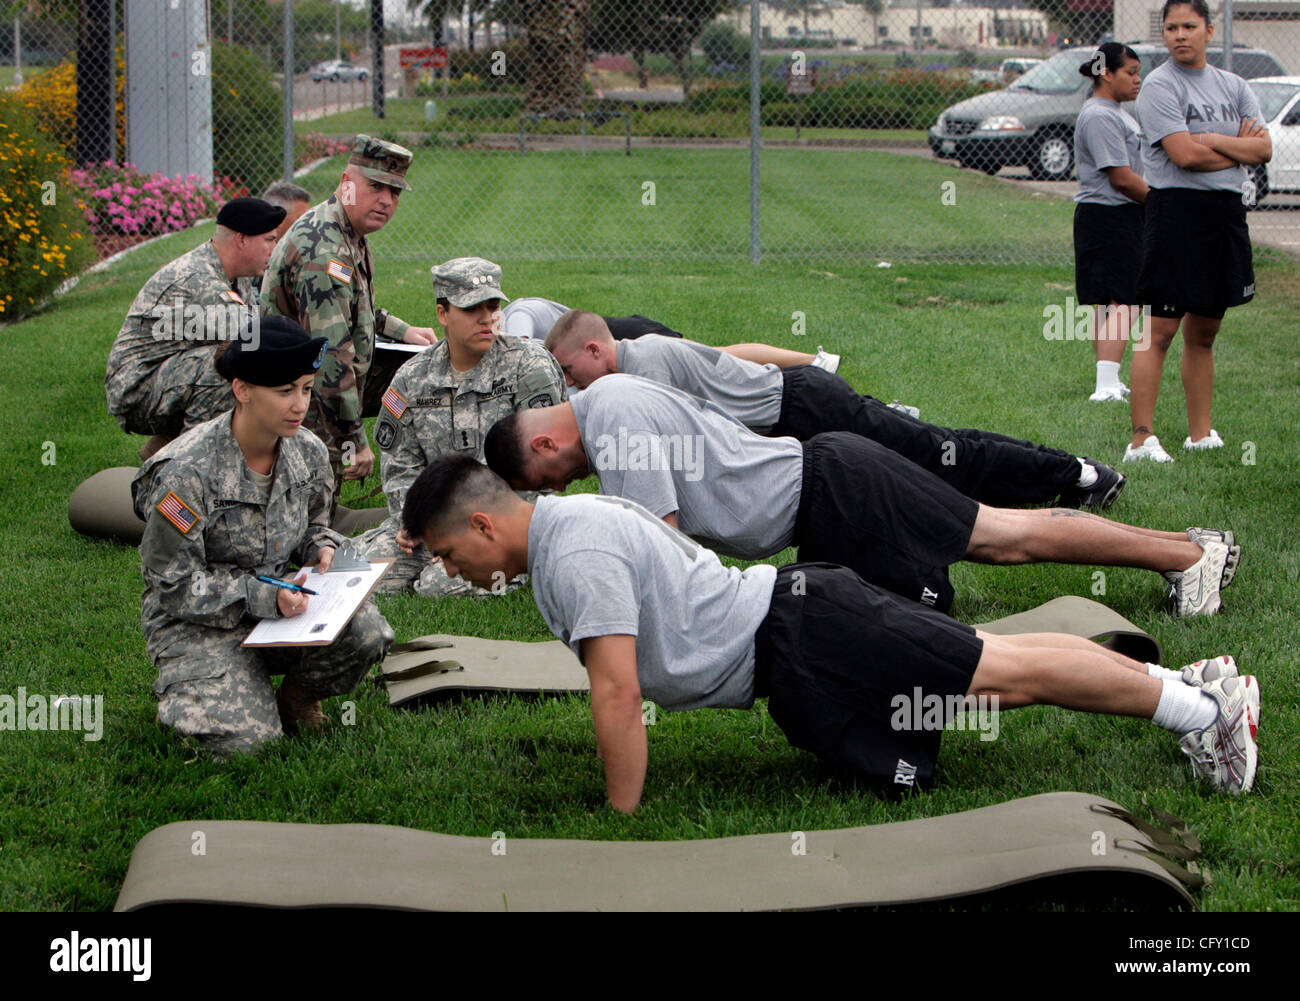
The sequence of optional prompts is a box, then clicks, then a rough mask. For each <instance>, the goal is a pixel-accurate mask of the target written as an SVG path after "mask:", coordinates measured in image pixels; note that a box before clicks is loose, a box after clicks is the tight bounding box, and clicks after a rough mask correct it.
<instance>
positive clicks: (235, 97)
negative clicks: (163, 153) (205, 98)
mask: <svg viewBox="0 0 1300 1001" xmlns="http://www.w3.org/2000/svg"><path fill="white" fill-rule="evenodd" d="M283 116H284V110H283V106H282V103H281V97H280V90H279V88H277V87H276V86H275V83H274V81H273V80H272V78H271V73H270V71H269V70H268V69H267V68H266V64H265V63H264V62H263V61H262V57H261V56H259V55H257V53H255V52H253V51H251V50H249V49H246V48H244V47H243V46H239V45H221V44H218V45H214V46H213V47H212V169H213V172H214V173H215V174H217V175H219V176H220V175H225V176H226V177H230V178H234V179H236V180H238V181H240V182H242V183H243V184H244V186H245V187H247V188H248V189H249V190H250V191H253V192H256V193H258V194H260V193H261V192H262V189H264V188H265V187H266V186H267V185H268V184H270V183H271V182H272V181H274V180H276V179H277V178H278V177H280V174H281V172H282V168H283V164H284V149H283V139H282V136H281V128H282V125H283V121H282V119H283Z"/></svg>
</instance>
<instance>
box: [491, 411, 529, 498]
mask: <svg viewBox="0 0 1300 1001" xmlns="http://www.w3.org/2000/svg"><path fill="white" fill-rule="evenodd" d="M520 414H521V411H518V410H516V411H515V412H514V413H513V414H510V415H508V416H506V417H502V418H501V419H500V420H499V421H497V422H496V423H495V424H493V425H492V427H491V429H490V430H489V431H488V433H487V437H486V438H485V439H483V459H484V461H485V462H486V463H487V464H488V468H489V469H490V470H492V472H494V473H496V474H497V476H499V477H501V479H503V480H505V481H506V482H507V483H520V482H522V481H523V479H524V465H525V463H526V462H527V461H528V454H527V452H525V450H524V434H523V428H522V427H521V426H520V424H521V420H522V418H521V416H520Z"/></svg>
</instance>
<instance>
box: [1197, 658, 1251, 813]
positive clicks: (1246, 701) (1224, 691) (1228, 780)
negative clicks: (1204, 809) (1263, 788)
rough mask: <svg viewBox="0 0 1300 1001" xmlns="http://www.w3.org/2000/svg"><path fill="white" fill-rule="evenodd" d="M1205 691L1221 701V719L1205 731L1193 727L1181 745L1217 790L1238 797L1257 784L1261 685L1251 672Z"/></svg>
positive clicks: (1219, 683)
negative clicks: (1257, 740) (1257, 741)
mask: <svg viewBox="0 0 1300 1001" xmlns="http://www.w3.org/2000/svg"><path fill="white" fill-rule="evenodd" d="M1201 691H1203V692H1205V693H1206V694H1207V695H1209V696H1210V697H1211V698H1213V699H1214V701H1215V702H1217V703H1218V704H1219V718H1218V719H1216V720H1215V721H1214V722H1213V723H1212V724H1210V725H1209V726H1207V727H1206V728H1205V729H1204V730H1190V731H1188V732H1187V733H1185V734H1183V736H1182V737H1181V738H1179V741H1178V746H1179V747H1181V748H1182V749H1183V753H1184V754H1186V755H1187V756H1188V757H1189V758H1191V759H1192V767H1193V768H1194V769H1195V770H1196V773H1197V774H1198V775H1200V776H1202V777H1203V778H1206V779H1209V781H1210V784H1211V785H1213V786H1214V788H1216V789H1221V790H1223V791H1224V792H1230V793H1232V794H1233V795H1234V796H1238V795H1240V794H1241V793H1243V792H1249V791H1250V787H1251V786H1252V785H1254V783H1255V770H1256V768H1257V767H1258V764H1259V748H1258V747H1257V746H1256V744H1255V732H1256V729H1257V727H1258V726H1259V701H1260V700H1259V685H1258V684H1257V683H1256V681H1255V679H1254V678H1253V677H1252V676H1251V675H1246V676H1245V677H1239V678H1220V679H1219V680H1218V681H1213V682H1210V683H1209V684H1207V685H1206V686H1205V687H1204V688H1202V689H1201Z"/></svg>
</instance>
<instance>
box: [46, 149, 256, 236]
mask: <svg viewBox="0 0 1300 1001" xmlns="http://www.w3.org/2000/svg"><path fill="white" fill-rule="evenodd" d="M68 183H69V185H70V186H71V187H72V188H73V190H75V191H76V192H77V194H78V196H79V198H80V200H81V202H82V204H83V206H84V208H83V211H84V212H85V216H86V221H87V222H88V223H90V225H91V227H92V228H93V229H94V231H95V232H96V233H100V234H104V235H107V234H123V235H127V236H157V235H159V234H162V233H174V232H176V231H178V230H182V229H188V228H189V227H190V226H192V225H194V223H195V222H197V221H198V220H199V219H208V218H211V217H212V216H214V215H216V214H217V210H218V209H219V208H220V207H221V205H222V204H223V203H224V202H226V201H227V200H228V199H230V198H234V197H236V196H238V195H243V194H247V191H246V190H245V189H244V188H242V187H240V186H239V185H237V184H235V183H234V182H232V181H231V180H230V179H229V178H225V177H219V178H218V179H217V183H216V184H215V185H207V184H203V183H201V182H200V181H199V180H198V178H196V177H195V176H194V175H193V174H190V175H189V177H186V178H184V179H182V178H179V177H166V176H164V175H163V174H161V173H157V174H144V173H142V172H140V171H139V170H137V169H136V168H135V167H134V166H133V165H132V164H129V163H128V164H116V163H111V162H110V163H103V164H96V165H95V166H93V167H85V168H78V169H75V170H70V171H68Z"/></svg>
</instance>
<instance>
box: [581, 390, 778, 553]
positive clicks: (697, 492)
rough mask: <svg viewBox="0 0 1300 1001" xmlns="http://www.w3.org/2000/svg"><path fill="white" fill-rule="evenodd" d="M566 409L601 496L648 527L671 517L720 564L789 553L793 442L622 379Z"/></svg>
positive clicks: (691, 400) (682, 396)
mask: <svg viewBox="0 0 1300 1001" xmlns="http://www.w3.org/2000/svg"><path fill="white" fill-rule="evenodd" d="M572 402H573V415H574V417H575V418H576V419H577V422H578V432H579V434H580V435H581V436H582V445H583V448H584V449H585V451H586V453H587V464H588V466H589V468H590V469H591V471H592V472H593V473H595V474H596V475H597V476H598V477H599V478H600V491H601V493H604V494H609V495H611V496H614V497H626V498H627V499H629V500H634V501H636V502H637V503H638V504H640V505H642V506H643V507H645V508H646V509H647V510H649V511H650V513H651V514H653V515H654V516H655V517H657V518H662V517H663V516H664V515H667V514H672V513H673V512H676V513H677V524H678V527H680V528H681V530H682V531H683V532H685V533H686V534H687V535H689V536H691V537H692V538H694V539H698V540H699V541H700V542H702V543H704V544H705V545H706V546H708V547H709V548H710V549H716V550H717V551H718V552H720V553H727V554H728V555H730V556H737V557H740V558H742V559H761V558H762V557H764V556H771V555H772V554H774V553H779V552H780V551H781V550H782V549H784V548H785V547H786V546H788V545H790V542H791V540H792V539H793V537H794V525H795V518H796V516H797V515H798V513H799V493H800V489H801V488H802V486H803V446H802V445H801V444H800V443H799V442H798V441H796V440H795V439H793V438H763V437H761V436H760V435H756V434H754V432H752V431H750V430H749V429H748V428H747V427H745V426H744V425H743V424H741V423H740V422H739V421H737V420H736V419H735V418H734V417H732V416H731V415H729V414H727V413H726V412H724V411H723V410H721V409H719V408H718V407H717V406H716V405H715V404H713V403H710V402H708V401H707V400H703V399H700V398H699V397H698V396H691V395H689V394H688V393H683V392H682V391H681V390H679V389H674V388H673V387H671V386H664V385H661V384H660V383H657V382H650V381H649V380H647V379H641V378H638V377H637V376H635V375H625V374H623V373H616V374H614V375H606V376H603V377H601V378H599V379H597V380H596V381H595V382H593V383H592V384H591V385H590V386H589V387H588V388H587V391H586V392H585V393H583V394H582V396H581V397H580V398H579V399H577V400H574V401H572Z"/></svg>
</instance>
